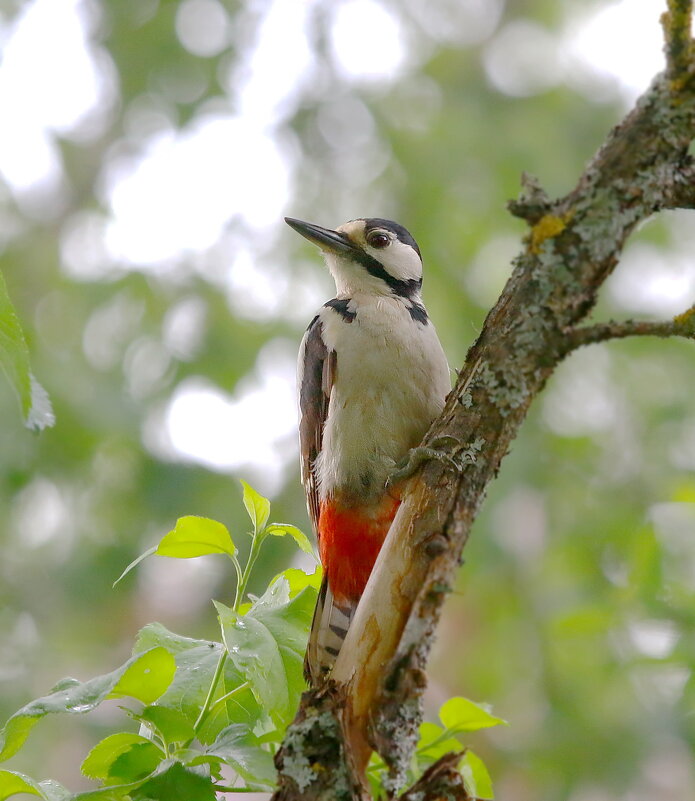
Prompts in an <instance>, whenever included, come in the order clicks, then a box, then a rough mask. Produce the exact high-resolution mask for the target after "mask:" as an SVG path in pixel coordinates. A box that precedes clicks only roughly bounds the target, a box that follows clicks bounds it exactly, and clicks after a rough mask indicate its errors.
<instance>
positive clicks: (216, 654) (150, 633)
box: [135, 623, 267, 743]
mask: <svg viewBox="0 0 695 801" xmlns="http://www.w3.org/2000/svg"><path fill="white" fill-rule="evenodd" d="M156 645H161V646H162V647H164V648H166V649H167V650H168V651H169V653H170V654H172V655H173V656H174V658H175V659H176V674H175V676H174V680H173V682H172V683H171V685H170V686H169V688H168V690H167V691H166V692H165V693H164V695H163V696H161V698H159V699H158V700H157V706H158V707H160V706H162V707H166V708H168V709H174V710H176V711H178V712H180V713H181V714H182V715H184V716H185V717H186V718H187V719H188V721H189V722H190V723H191V724H193V723H195V721H196V720H197V719H198V715H199V714H200V709H201V707H202V705H203V703H204V702H205V698H206V696H207V693H208V690H209V688H210V683H211V681H212V677H213V675H214V673H215V670H216V668H217V664H218V662H219V659H220V654H221V653H222V651H223V650H224V646H223V645H222V644H221V643H216V642H211V641H209V640H196V639H192V638H190V637H182V636H181V635H179V634H174V633H173V632H171V631H169V630H168V629H166V628H165V627H164V626H162V625H161V624H160V623H151V624H149V625H147V626H145V627H144V628H143V629H141V630H140V632H139V633H138V637H137V640H136V643H135V651H136V652H137V651H139V650H143V649H145V648H151V647H153V646H156ZM245 681H246V679H245V677H244V676H243V675H242V674H241V673H240V672H239V671H238V670H237V668H236V667H235V666H234V665H233V663H232V662H231V660H229V659H228V660H227V661H226V663H225V666H224V674H223V676H222V681H221V682H220V685H221V686H220V688H219V692H218V693H217V694H216V697H219V696H221V695H224V694H226V693H228V692H230V691H231V690H234V689H236V688H237V687H239V685H241V684H243V683H244V682H245ZM266 717H267V715H266V713H265V712H264V710H263V709H262V708H261V706H260V705H259V704H258V701H257V700H256V698H255V697H254V695H253V693H252V692H251V690H250V689H249V688H246V689H245V690H242V691H240V692H237V693H235V694H234V695H233V696H232V697H231V698H229V699H228V700H227V701H226V702H225V703H224V704H219V705H217V706H215V707H214V712H213V713H212V714H210V715H209V716H208V717H207V718H206V719H205V724H204V725H203V727H202V728H201V729H200V730H199V731H198V733H197V736H198V739H199V740H200V741H201V742H202V743H211V742H212V741H213V740H214V739H215V737H217V735H218V733H219V732H220V730H221V729H223V728H224V727H225V726H227V725H228V724H229V723H231V722H240V723H246V724H247V725H248V726H249V728H253V727H254V726H256V725H257V724H258V723H259V721H262V720H265V719H266Z"/></svg>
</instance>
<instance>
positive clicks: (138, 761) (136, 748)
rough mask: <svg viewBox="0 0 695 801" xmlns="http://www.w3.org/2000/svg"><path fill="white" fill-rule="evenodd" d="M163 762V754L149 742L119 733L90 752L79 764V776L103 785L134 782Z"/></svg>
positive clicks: (129, 734)
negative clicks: (81, 775) (80, 774)
mask: <svg viewBox="0 0 695 801" xmlns="http://www.w3.org/2000/svg"><path fill="white" fill-rule="evenodd" d="M126 757H130V759H126ZM163 759H164V752H163V751H162V750H161V749H160V748H158V747H157V745H156V744H155V743H153V742H152V740H148V739H147V738H146V737H142V736H141V735H139V734H132V733H129V732H119V733H118V734H112V735H111V736H110V737H106V738H105V739H104V740H102V741H101V742H100V743H97V744H96V745H95V746H94V748H92V750H91V751H90V752H89V754H87V757H86V759H85V760H84V762H83V763H82V773H83V774H84V775H85V776H87V777H88V778H90V779H96V780H100V781H102V782H104V783H105V784H116V783H121V782H123V781H124V780H125V781H134V780H137V779H141V778H143V777H146V776H149V774H150V773H152V771H153V770H154V769H155V768H156V767H157V765H158V764H159V763H160V762H161V761H162V760H163Z"/></svg>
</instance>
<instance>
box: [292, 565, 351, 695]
mask: <svg viewBox="0 0 695 801" xmlns="http://www.w3.org/2000/svg"><path fill="white" fill-rule="evenodd" d="M356 608H357V604H356V603H355V604H354V605H351V604H350V602H349V601H345V602H344V603H341V604H338V603H336V601H335V599H334V598H333V593H332V592H331V591H330V589H329V587H328V580H327V578H326V577H325V576H324V578H323V583H322V584H321V590H320V592H319V597H318V601H317V603H316V609H315V610H314V619H313V621H312V623H311V632H310V633H309V644H308V645H307V649H306V657H305V658H304V676H305V678H306V680H307V681H308V682H309V683H310V684H311V685H312V686H314V687H315V686H318V685H319V684H321V683H322V682H323V680H324V679H325V678H326V676H327V675H328V674H329V673H330V671H331V669H332V668H333V665H334V664H335V660H336V659H337V657H338V654H339V653H340V649H341V647H342V645H343V641H344V640H345V635H346V634H347V631H348V628H349V627H350V621H351V620H352V617H353V615H354V614H355V609H356Z"/></svg>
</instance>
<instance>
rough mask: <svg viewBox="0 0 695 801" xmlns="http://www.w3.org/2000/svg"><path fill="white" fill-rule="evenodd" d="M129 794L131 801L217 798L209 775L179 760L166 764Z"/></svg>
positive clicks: (185, 800) (193, 800) (180, 800)
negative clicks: (186, 766)
mask: <svg viewBox="0 0 695 801" xmlns="http://www.w3.org/2000/svg"><path fill="white" fill-rule="evenodd" d="M130 795H131V796H132V798H133V801H216V798H217V796H216V794H215V790H214V786H213V783H212V780H211V779H210V777H209V776H204V775H201V773H199V772H198V771H196V770H194V769H193V770H192V769H190V768H185V767H184V766H183V765H182V764H181V763H180V762H173V763H171V764H169V765H167V766H166V767H165V768H164V769H163V770H161V771H158V772H157V774H156V775H155V776H153V777H151V778H149V779H147V781H145V782H143V783H142V784H141V785H140V786H139V787H138V788H136V789H135V790H133V791H132V792H131V793H130Z"/></svg>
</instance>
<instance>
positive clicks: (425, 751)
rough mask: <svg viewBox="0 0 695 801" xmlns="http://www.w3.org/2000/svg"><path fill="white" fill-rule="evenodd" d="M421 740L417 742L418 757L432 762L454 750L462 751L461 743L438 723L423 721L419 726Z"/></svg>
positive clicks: (428, 762)
mask: <svg viewBox="0 0 695 801" xmlns="http://www.w3.org/2000/svg"><path fill="white" fill-rule="evenodd" d="M419 734H420V737H419V740H418V744H417V752H416V753H417V756H418V759H421V760H423V761H424V762H427V764H430V763H432V762H435V761H436V760H438V759H439V758H440V757H443V756H444V754H449V753H451V752H452V751H460V750H461V744H460V743H459V741H458V740H455V739H454V738H453V737H449V736H448V735H447V733H446V731H445V730H444V729H443V728H442V727H441V726H437V724H436V723H428V722H425V723H421V724H420V728H419Z"/></svg>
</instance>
